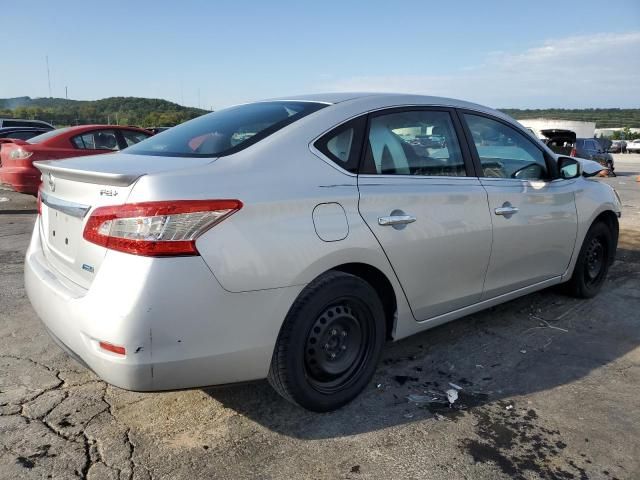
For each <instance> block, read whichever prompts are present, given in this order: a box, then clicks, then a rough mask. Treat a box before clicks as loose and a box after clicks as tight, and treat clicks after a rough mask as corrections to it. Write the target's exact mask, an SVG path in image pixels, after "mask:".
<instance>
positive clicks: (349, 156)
mask: <svg viewBox="0 0 640 480" xmlns="http://www.w3.org/2000/svg"><path fill="white" fill-rule="evenodd" d="M366 122H367V120H366V117H361V118H358V119H355V120H351V121H349V122H347V123H345V124H343V125H340V126H339V127H336V128H335V129H333V130H331V131H330V132H329V133H327V134H326V135H323V136H322V137H321V138H320V139H319V140H318V141H317V142H316V143H315V144H314V146H315V147H316V148H317V149H318V150H320V151H321V152H322V153H324V154H325V156H327V157H328V158H329V159H331V160H332V161H333V162H334V163H335V164H336V165H338V166H339V167H341V168H344V169H345V170H347V171H348V172H351V173H357V172H358V162H359V160H360V150H361V148H362V137H363V133H364V129H365V127H366Z"/></svg>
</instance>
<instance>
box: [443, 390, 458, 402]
mask: <svg viewBox="0 0 640 480" xmlns="http://www.w3.org/2000/svg"><path fill="white" fill-rule="evenodd" d="M445 393H446V394H447V400H449V405H453V404H454V403H455V401H456V400H457V399H458V390H456V389H455V388H450V389H449V390H447V391H446V392H445Z"/></svg>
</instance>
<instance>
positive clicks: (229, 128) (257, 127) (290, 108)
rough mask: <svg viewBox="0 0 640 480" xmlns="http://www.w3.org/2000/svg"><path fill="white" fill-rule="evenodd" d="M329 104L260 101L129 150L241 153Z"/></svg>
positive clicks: (181, 127)
mask: <svg viewBox="0 0 640 480" xmlns="http://www.w3.org/2000/svg"><path fill="white" fill-rule="evenodd" d="M325 106H326V105H325V104H322V103H313V102H259V103H251V104H247V105H239V106H237V107H231V108H227V109H224V110H220V111H218V112H213V113H210V114H208V115H203V116H202V117H198V118H196V119H193V120H190V121H188V122H185V123H183V124H180V125H178V126H177V127H173V128H170V129H169V130H167V131H165V132H162V133H159V134H158V135H155V136H153V137H151V138H149V139H147V140H145V141H143V142H140V143H139V144H137V145H134V146H132V147H130V148H128V149H127V153H135V154H139V155H164V156H172V157H174V156H175V157H218V156H223V155H230V154H232V153H235V152H238V151H240V150H242V149H244V148H246V147H248V146H249V145H253V144H254V143H256V142H258V141H260V140H262V139H263V138H265V137H267V136H268V135H271V134H272V133H273V132H275V131H277V130H280V129H281V128H283V127H285V126H287V125H289V124H291V123H293V122H295V121H296V120H299V119H300V118H302V117H304V116H306V115H309V114H310V113H313V112H315V111H317V110H319V109H321V108H323V107H325Z"/></svg>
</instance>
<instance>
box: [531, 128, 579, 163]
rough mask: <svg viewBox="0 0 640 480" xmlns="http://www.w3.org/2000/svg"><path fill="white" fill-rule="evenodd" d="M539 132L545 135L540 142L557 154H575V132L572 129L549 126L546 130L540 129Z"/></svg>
mask: <svg viewBox="0 0 640 480" xmlns="http://www.w3.org/2000/svg"><path fill="white" fill-rule="evenodd" d="M540 133H542V135H544V137H545V138H544V139H543V140H542V143H544V144H545V145H546V146H547V147H549V148H550V149H551V150H553V151H554V152H555V153H557V154H558V155H569V156H575V155H574V150H575V146H576V132H574V131H572V130H562V129H559V128H550V129H548V130H541V131H540Z"/></svg>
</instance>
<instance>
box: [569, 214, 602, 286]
mask: <svg viewBox="0 0 640 480" xmlns="http://www.w3.org/2000/svg"><path fill="white" fill-rule="evenodd" d="M613 253H614V245H613V236H612V234H611V230H610V229H609V227H608V226H607V225H606V224H605V223H603V222H598V223H595V224H593V225H592V226H591V228H590V229H589V231H588V232H587V235H586V236H585V239H584V242H583V244H582V248H581V249H580V254H579V255H578V260H577V261H576V266H575V269H574V270H573V275H572V277H571V280H569V282H568V283H567V288H568V291H569V293H570V294H572V295H574V296H576V297H580V298H591V297H594V296H595V295H596V294H597V293H598V292H599V291H600V288H602V284H603V283H604V281H605V279H606V277H607V272H608V271H609V265H610V263H611V259H612V256H613Z"/></svg>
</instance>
